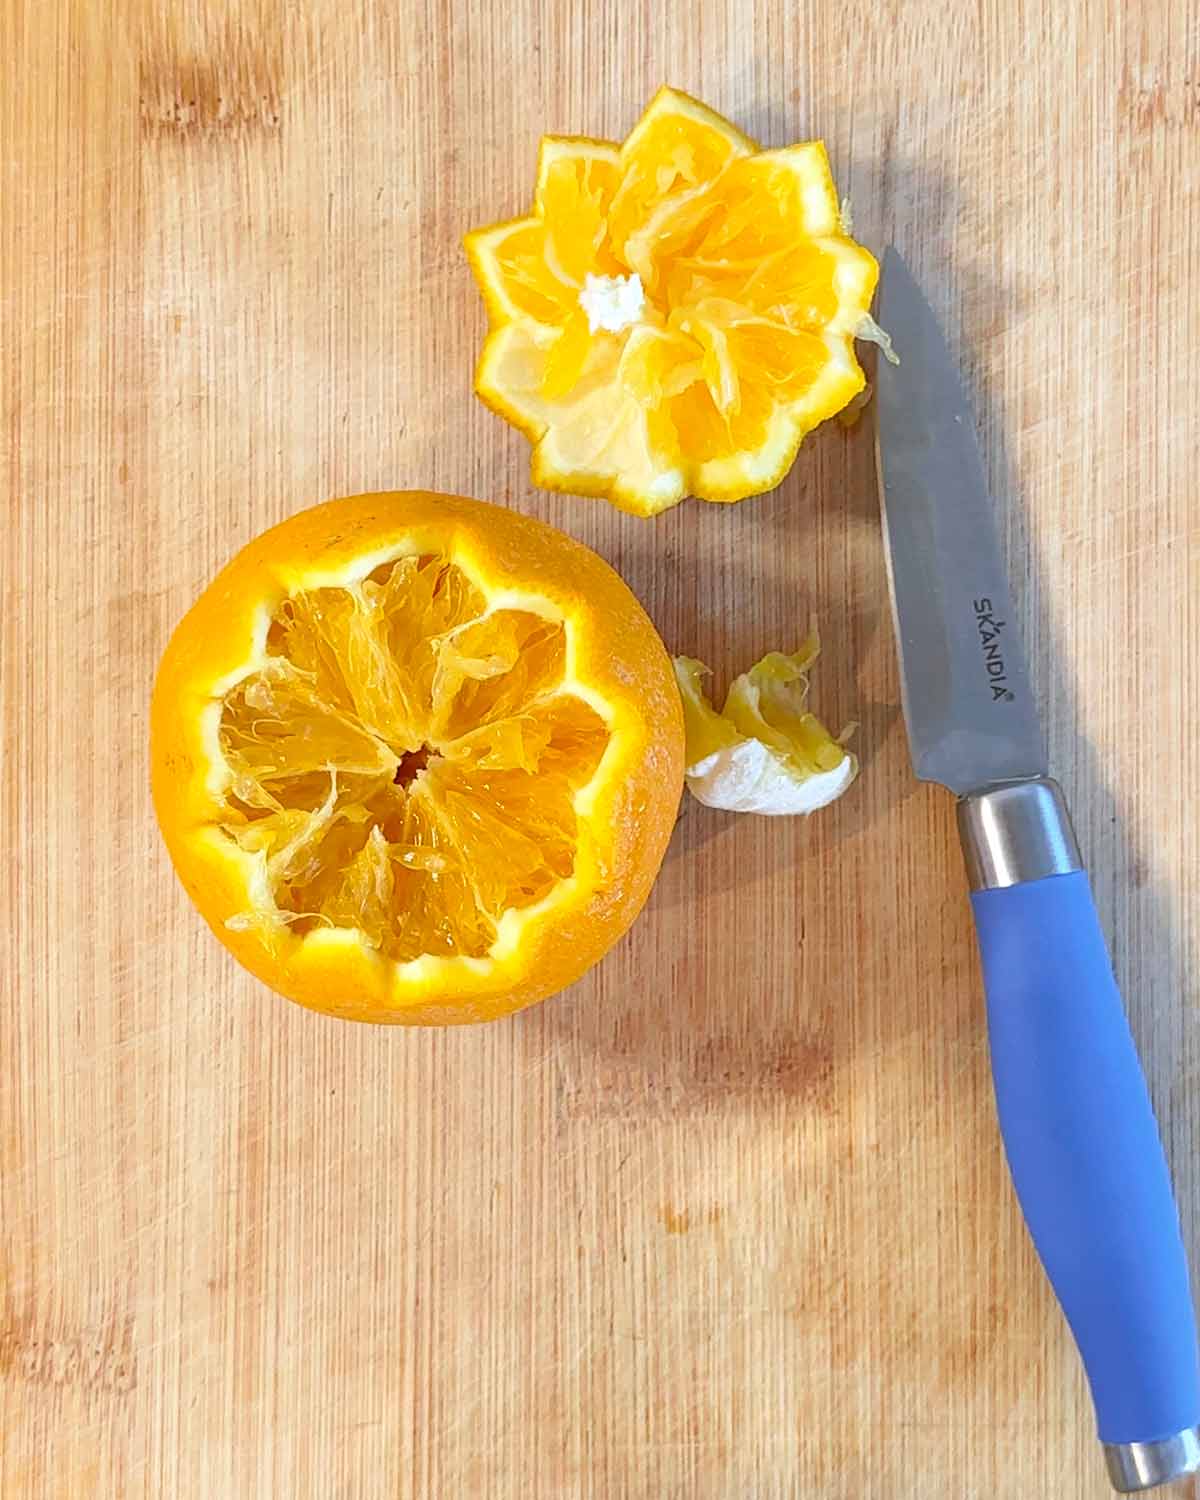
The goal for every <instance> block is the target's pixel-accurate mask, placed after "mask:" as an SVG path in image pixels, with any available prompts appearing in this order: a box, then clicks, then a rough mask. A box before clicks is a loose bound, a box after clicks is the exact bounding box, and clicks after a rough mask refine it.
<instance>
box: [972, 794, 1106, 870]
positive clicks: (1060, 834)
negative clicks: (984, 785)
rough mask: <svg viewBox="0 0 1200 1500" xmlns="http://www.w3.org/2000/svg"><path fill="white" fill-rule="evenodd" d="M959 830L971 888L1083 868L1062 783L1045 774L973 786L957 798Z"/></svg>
mask: <svg viewBox="0 0 1200 1500" xmlns="http://www.w3.org/2000/svg"><path fill="white" fill-rule="evenodd" d="M958 833H959V838H960V839H961V840H962V847H963V857H964V858H965V860H966V863H967V877H968V879H969V880H970V883H971V889H972V890H973V891H995V890H1002V889H1003V888H1004V887H1005V886H1010V885H1022V884H1023V883H1024V882H1025V881H1027V880H1044V879H1045V877H1046V876H1047V875H1068V874H1070V872H1071V871H1072V870H1081V869H1082V868H1083V865H1082V862H1081V860H1080V858H1079V845H1078V844H1077V843H1076V842H1075V830H1074V829H1073V828H1072V826H1071V815H1070V813H1068V812H1067V804H1066V802H1065V801H1064V800H1063V794H1062V788H1061V787H1060V786H1059V784H1058V782H1057V781H1051V780H1050V779H1049V777H1044V778H1039V779H1037V780H1031V781H1013V782H1007V783H1005V784H1003V785H1001V786H993V787H989V788H988V789H987V790H986V791H982V792H973V793H972V794H971V795H970V796H967V797H963V798H961V799H960V801H959V804H958Z"/></svg>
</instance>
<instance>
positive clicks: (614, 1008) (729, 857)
mask: <svg viewBox="0 0 1200 1500" xmlns="http://www.w3.org/2000/svg"><path fill="white" fill-rule="evenodd" d="M901 248H902V249H905V248H907V247H905V246H904V245H903V244H902V245H901ZM913 259H914V261H915V262H916V263H917V269H918V272H919V273H920V274H921V275H922V277H923V279H924V280H925V282H926V284H927V285H928V286H929V287H930V288H931V290H930V295H931V300H932V301H934V305H935V307H937V308H938V311H939V312H940V313H942V315H943V316H944V318H945V320H946V323H947V326H948V329H949V331H950V334H951V337H952V338H953V337H954V335H955V333H956V331H957V328H958V327H959V326H960V324H962V323H963V322H966V323H967V326H968V327H973V326H974V325H975V324H986V325H987V326H988V327H989V328H991V329H995V328H996V327H997V326H1002V324H1003V319H1004V317H1005V316H1007V315H1008V314H1007V312H1006V308H1007V307H1008V304H1007V303H1006V302H1005V301H1004V299H1003V297H998V296H997V295H996V293H995V292H994V290H989V288H988V287H987V286H986V285H984V283H983V282H982V281H980V280H977V279H975V278H973V277H972V276H970V275H961V274H960V275H959V276H958V277H957V282H958V286H959V294H958V296H957V298H956V299H955V300H954V301H952V300H951V295H950V293H949V292H948V290H947V288H946V282H947V275H946V272H945V271H944V270H942V271H941V272H939V271H938V270H936V269H935V270H933V271H926V270H925V269H924V268H923V267H922V266H921V265H920V262H919V260H918V258H917V257H916V256H914V257H913ZM1014 305H1015V304H1014ZM901 356H902V357H903V351H901ZM963 363H964V369H965V370H966V371H967V372H968V378H970V374H969V372H970V370H971V368H972V365H974V366H975V367H978V365H979V360H978V359H976V360H974V361H972V360H970V359H969V358H968V357H967V356H965V355H964V359H963ZM974 387H975V408H976V412H977V420H978V423H979V427H980V431H981V434H982V438H983V443H984V448H985V458H986V459H987V460H988V470H989V479H990V482H991V485H992V491H993V495H994V498H995V504H996V509H997V515H998V522H999V525H1000V529H1001V533H1002V535H1004V536H1005V537H1006V538H1007V542H1008V548H1007V550H1008V562H1009V569H1010V574H1011V577H1012V579H1013V583H1014V595H1015V598H1016V601H1017V602H1016V607H1017V608H1018V610H1019V611H1020V613H1021V615H1022V618H1023V622H1024V627H1025V630H1024V633H1025V637H1026V644H1027V648H1028V651H1029V654H1030V658H1031V661H1032V663H1033V670H1034V675H1035V681H1036V682H1037V683H1038V686H1039V689H1040V698H1041V702H1042V706H1043V718H1044V722H1045V724H1046V727H1047V731H1048V735H1049V739H1050V744H1051V747H1052V768H1053V770H1054V771H1055V772H1056V773H1057V774H1058V775H1060V776H1061V778H1062V779H1063V781H1064V783H1065V785H1066V790H1067V792H1068V796H1069V799H1070V801H1071V803H1072V805H1073V807H1074V808H1075V811H1076V815H1077V820H1078V822H1079V830H1080V836H1081V842H1082V844H1083V847H1084V853H1085V858H1087V859H1088V860H1089V863H1090V867H1091V869H1092V872H1093V879H1094V882H1095V885H1096V892H1097V900H1098V904H1099V907H1100V911H1101V914H1102V917H1103V919H1104V923H1105V927H1106V930H1107V932H1108V935H1109V938H1110V942H1111V944H1112V947H1113V952H1114V961H1115V966H1116V970H1117V974H1118V978H1119V979H1120V980H1121V982H1122V985H1123V988H1124V992H1125V994H1126V998H1127V1001H1128V1003H1129V1009H1130V1014H1131V1020H1132V1024H1133V1029H1134V1031H1135V1034H1137V1036H1138V1039H1139V1043H1140V1045H1141V1047H1142V1050H1143V1056H1144V1058H1145V1061H1146V1067H1147V1073H1148V1076H1149V1078H1150V1081H1151V1088H1152V1092H1153V1093H1155V1095H1156V1102H1157V1104H1158V1106H1159V1108H1160V1110H1162V1111H1164V1115H1165V1112H1166V1111H1167V1109H1168V1108H1169V1105H1170V1103H1171V1100H1170V1097H1169V1083H1168V1080H1169V1079H1170V1078H1171V1076H1172V1059H1174V1058H1178V1057H1179V1056H1181V1055H1183V1053H1184V1051H1185V1049H1184V1046H1183V1043H1184V1030H1185V1028H1186V1027H1187V1025H1188V1022H1187V1018H1186V1016H1185V1014H1184V1007H1183V1006H1182V1005H1181V1003H1180V998H1179V997H1178V995H1174V996H1169V997H1168V996H1167V995H1165V994H1163V991H1164V990H1165V989H1167V988H1169V978H1168V977H1169V976H1170V975H1172V974H1176V973H1178V969H1179V959H1178V954H1179V944H1178V937H1177V934H1176V932H1175V930H1174V917H1173V913H1172V911H1171V898H1170V895H1169V893H1168V892H1166V891H1162V892H1156V891H1154V890H1153V888H1152V887H1151V886H1150V884H1149V883H1148V880H1147V873H1146V872H1147V864H1146V862H1145V860H1144V858H1143V856H1142V855H1141V854H1140V852H1139V851H1138V850H1137V849H1136V848H1135V847H1134V846H1133V844H1132V842H1131V840H1130V838H1129V836H1128V834H1127V832H1126V831H1125V830H1124V829H1123V828H1122V825H1121V823H1120V821H1119V817H1118V807H1117V802H1116V800H1115V798H1114V796H1113V793H1112V791H1111V790H1110V789H1109V787H1108V786H1107V784H1106V783H1105V780H1104V778H1103V775H1102V774H1101V771H1100V768H1099V766H1098V764H1097V761H1096V758H1095V755H1094V753H1093V751H1092V749H1091V747H1090V745H1089V744H1088V742H1087V740H1086V736H1085V734H1084V732H1083V727H1082V726H1081V724H1080V718H1079V713H1078V709H1077V706H1076V703H1075V700H1074V693H1073V690H1072V687H1071V684H1070V681H1069V676H1068V672H1069V668H1068V666H1067V664H1066V663H1065V662H1064V661H1063V659H1062V657H1061V656H1060V654H1059V653H1058V652H1057V651H1056V649H1055V642H1054V634H1055V632H1054V628H1053V625H1052V622H1051V613H1050V605H1049V602H1048V600H1047V598H1046V596H1045V594H1044V593H1043V590H1042V587H1041V583H1040V579H1039V568H1038V565H1037V557H1036V549H1035V548H1034V546H1033V544H1032V542H1031V540H1030V538H1029V535H1028V529H1027V526H1026V524H1025V521H1024V515H1023V511H1022V507H1021V500H1020V493H1021V489H1020V483H1019V478H1018V476H1017V474H1016V472H1015V469H1014V467H1013V465H1012V463H1011V461H1010V459H1009V456H1008V453H1007V451H1006V447H1005V440H1004V432H1005V424H1004V422H1003V420H1002V414H1001V413H1000V412H999V411H998V410H997V409H996V406H995V404H994V403H993V402H992V401H991V400H989V398H988V393H987V390H986V388H985V387H983V386H982V385H981V381H980V379H979V378H976V379H975V381H974ZM871 439H872V434H871V431H870V429H869V428H868V427H867V426H865V425H864V426H861V427H860V428H858V429H854V430H851V431H850V432H849V433H846V432H844V431H842V430H841V429H839V428H837V427H836V426H835V425H834V424H830V426H829V427H828V428H826V429H825V430H824V431H823V432H822V433H819V434H817V436H816V438H815V439H814V441H812V442H811V443H810V444H809V445H806V448H805V449H804V450H802V453H801V456H800V460H799V462H798V463H797V465H796V468H795V469H794V470H793V473H792V474H791V475H790V476H789V478H788V480H787V481H786V482H785V483H784V484H783V485H781V486H780V487H779V489H778V490H776V491H775V492H774V493H773V494H771V495H769V496H766V497H763V498H762V499H760V500H754V501H748V502H745V503H744V504H743V505H741V506H735V507H730V508H725V507H698V506H697V505H696V504H695V503H694V502H693V503H692V504H690V505H688V506H685V507H681V508H680V510H679V511H678V512H676V513H675V515H674V516H669V517H665V518H663V520H662V521H660V522H659V523H657V525H656V529H655V532H654V535H653V537H651V538H648V539H647V540H646V541H645V542H644V543H639V544H637V545H634V544H633V543H632V541H631V540H629V537H630V533H626V534H625V536H623V537H622V541H623V542H624V543H625V544H624V545H623V546H620V547H619V548H618V551H619V554H620V555H619V557H617V558H614V559H613V560H614V561H615V562H616V563H617V565H618V566H619V567H620V568H621V570H622V572H623V573H624V575H625V576H626V578H627V579H629V581H630V583H631V585H632V587H633V588H634V589H635V591H636V592H638V593H639V594H640V595H641V597H642V598H643V599H644V600H645V601H646V603H647V606H648V607H649V608H650V610H651V613H652V614H653V615H654V617H655V619H656V621H657V622H658V623H659V625H660V628H661V629H662V630H663V633H664V636H665V637H666V639H667V643H668V647H669V648H670V649H671V650H673V651H681V650H685V651H688V652H689V654H694V655H697V656H700V657H701V658H702V659H705V660H707V661H709V662H710V664H711V665H713V666H714V668H715V669H716V675H717V680H718V683H722V684H723V682H725V681H727V680H728V677H729V675H731V674H732V673H733V672H734V671H737V670H741V669H743V668H744V667H745V666H747V665H749V663H750V662H751V661H752V660H754V659H755V658H756V656H757V655H759V654H761V653H762V651H764V650H766V649H770V648H772V647H775V648H778V647H784V648H786V647H787V646H789V645H790V644H791V641H790V640H781V639H779V634H778V632H779V630H780V628H781V622H784V621H786V620H788V619H794V620H795V622H796V635H797V636H799V634H801V633H802V632H803V630H804V628H805V627H806V626H807V624H808V623H809V620H810V619H811V618H813V617H816V618H817V619H818V620H819V621H820V623H821V625H822V632H823V635H824V637H825V641H826V654H825V656H823V658H822V660H821V661H820V662H819V663H818V664H817V667H816V669H815V672H814V686H813V705H814V708H815V709H816V711H817V712H818V713H819V714H820V715H821V716H822V717H823V718H825V719H826V720H827V722H829V723H830V724H831V725H833V726H840V724H841V722H843V721H844V720H846V719H850V718H855V717H857V718H859V719H860V720H861V721H862V723H863V728H862V730H861V732H860V735H859V737H858V739H857V741H856V748H857V749H858V751H859V753H860V755H861V756H862V757H863V759H864V774H863V777H862V778H861V780H860V782H859V784H858V785H857V786H856V787H855V788H853V789H852V790H851V792H850V793H849V794H848V795H847V797H846V798H845V799H843V801H842V802H840V803H838V804H835V805H834V806H833V807H831V808H829V809H826V810H824V811H823V812H821V813H819V814H817V815H816V816H815V817H814V818H812V819H765V818H756V817H750V816H745V817H736V816H730V815H727V814H722V813H719V812H714V811H712V810H710V809H706V808H702V807H700V806H698V805H697V804H695V803H694V802H692V801H689V800H687V799H686V798H685V802H684V805H683V808H682V810H681V815H680V819H679V823H678V825H677V828H676V831H675V836H674V839H673V842H672V846H671V850H670V852H669V854H668V857H667V861H666V863H665V865H664V869H663V873H662V875H661V876H660V879H659V882H658V885H657V887H656V889H655V892H654V893H653V895H652V897H651V900H650V902H649V903H648V906H647V908H646V911H645V912H644V913H643V915H642V917H641V918H640V920H639V922H638V923H637V924H636V925H635V927H634V929H633V931H632V932H631V933H630V934H629V935H628V936H627V937H626V939H625V940H624V942H623V943H622V944H621V945H619V947H618V948H617V950H616V951H615V952H614V953H613V954H612V955H610V957H609V958H608V960H606V962H605V964H604V965H602V966H601V968H600V969H599V970H598V971H597V972H596V973H595V974H594V975H593V976H589V978H588V979H586V980H585V981H584V982H583V983H582V984H581V985H579V986H577V987H576V989H575V991H573V992H572V994H571V995H569V996H566V997H563V999H561V1000H559V1001H558V1002H555V1003H552V1004H551V1005H549V1006H547V1007H546V1008H545V1009H544V1010H543V1011H541V1012H539V1013H537V1014H536V1015H535V1016H532V1017H530V1019H529V1021H528V1022H527V1023H526V1024H527V1025H529V1026H530V1028H531V1029H532V1030H533V1031H535V1032H536V1035H535V1036H532V1035H531V1036H530V1038H529V1040H530V1042H531V1043H532V1045H533V1047H534V1049H535V1050H537V1049H540V1048H543V1047H549V1049H550V1050H551V1051H552V1052H555V1053H557V1054H558V1056H559V1058H560V1061H561V1062H562V1064H563V1068H564V1089H563V1104H564V1108H565V1110H566V1112H567V1113H568V1114H571V1115H576V1116H578V1115H584V1116H591V1115H600V1116H604V1115H625V1116H630V1115H631V1116H634V1117H636V1116H638V1115H639V1114H650V1115H654V1114H659V1113H677V1112H680V1111H683V1112H687V1111H689V1110H700V1111H702V1112H707V1111H709V1110H713V1109H716V1110H723V1109H734V1110H739V1111H740V1110H742V1109H745V1108H747V1107H753V1106H755V1105H761V1104H765V1103H767V1102H769V1101H771V1100H777V1099H780V1098H788V1099H791V1100H793V1101H794V1102H802V1101H803V1102H806V1103H807V1104H809V1105H810V1106H813V1107H821V1106H823V1105H830V1104H832V1103H833V1102H834V1101H835V1100H836V1098H837V1095H838V1087H837V1079H838V1075H839V1073H840V1072H841V1070H843V1069H845V1068H846V1067H847V1066H850V1065H851V1064H853V1063H855V1062H856V1061H863V1062H864V1065H866V1066H873V1065H875V1061H878V1062H879V1063H880V1064H882V1063H883V1062H884V1061H885V1060H886V1058H887V1056H888V1055H889V1054H890V1053H892V1052H894V1051H895V1050H896V1049H897V1048H900V1047H903V1046H906V1045H907V1044H909V1042H910V1041H911V1040H912V1039H914V1038H916V1039H920V1038H921V1037H926V1036H929V1035H930V1034H931V1033H932V1032H933V1031H934V1030H935V1029H937V1030H940V1032H941V1033H943V1034H949V1035H950V1036H951V1037H953V1036H955V1035H961V1036H962V1037H963V1038H964V1039H965V1044H966V1045H968V1046H970V1047H973V1048H979V1047H981V1046H982V1036H983V1031H982V1026H983V1022H982V1010H981V1000H980V990H979V980H978V968H977V961H976V956H975V946H974V934H973V930H972V928H971V924H970V917H969V911H968V906H967V901H966V892H965V884H964V881H963V876H962V871H961V862H960V855H959V851H958V848H957V838H956V834H955V831H954V822H953V820H954V812H953V804H952V799H951V798H950V797H949V796H948V795H947V794H946V793H944V792H942V791H940V789H927V788H921V787H919V786H918V785H917V783H915V782H914V780H913V778H912V774H911V768H910V765H909V762H908V757H907V750H906V747H905V745H904V738H903V733H902V730H901V728H900V725H899V720H898V710H897V707H896V704H897V703H898V683H897V680H896V668H895V659H894V649H893V644H892V639H891V626H890V622H889V621H888V620H887V609H888V605H887V591H886V578H885V573H884V564H883V557H882V549H881V543H880V538H879V531H878V518H877V504H876V498H875V475H874V455H873V443H872V440H871ZM1096 503H1097V504H1099V503H1101V500H1100V499H1099V497H1098V498H1097V500H1096ZM697 511H699V514H697ZM764 533H765V535H766V543H765V544H764V540H763V537H764ZM752 537H754V538H756V539H757V540H756V541H755V542H754V545H753V548H752V549H751V545H750V541H751V538H752ZM664 546H665V547H666V549H667V554H666V556H667V566H666V567H664V566H663V550H662V549H663V547H664ZM864 701H865V702H866V704H867V707H866V710H865V711H864V709H863V708H862V706H861V705H862V703H863V702H864ZM1129 890H1132V891H1134V892H1136V893H1137V894H1136V909H1135V910H1134V911H1133V912H1132V915H1131V917H1130V918H1129V919H1128V926H1126V918H1127V909H1126V908H1124V907H1121V906H1120V905H1119V903H1118V901H1117V894H1118V893H1119V892H1122V891H1129ZM933 954H936V955H938V961H937V962H934V961H933V960H932V959H931V955H933ZM1156 991H1157V992H1158V993H1159V995H1160V996H1162V1002H1163V1003H1160V1004H1157V1005H1156ZM1168 1000H1169V1001H1170V1003H1169V1004H1168V1003H1167V1002H1168ZM1156 1011H1157V1013H1155V1012H1156ZM1194 1050H1195V1048H1194V1045H1193V1048H1192V1051H1193V1052H1194ZM1156 1080H1157V1084H1158V1086H1157V1087H1156ZM950 1102H951V1105H952V1101H950ZM1164 1128H1165V1131H1166V1133H1167V1135H1168V1144H1169V1135H1170V1121H1169V1117H1168V1118H1164ZM1182 1207H1183V1213H1184V1220H1185V1230H1186V1228H1187V1225H1188V1222H1189V1219H1190V1223H1191V1231H1190V1240H1191V1242H1192V1243H1193V1244H1195V1242H1196V1240H1197V1234H1196V1223H1197V1205H1194V1204H1192V1203H1189V1202H1187V1201H1186V1200H1185V1202H1184V1204H1183V1205H1182Z"/></svg>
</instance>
